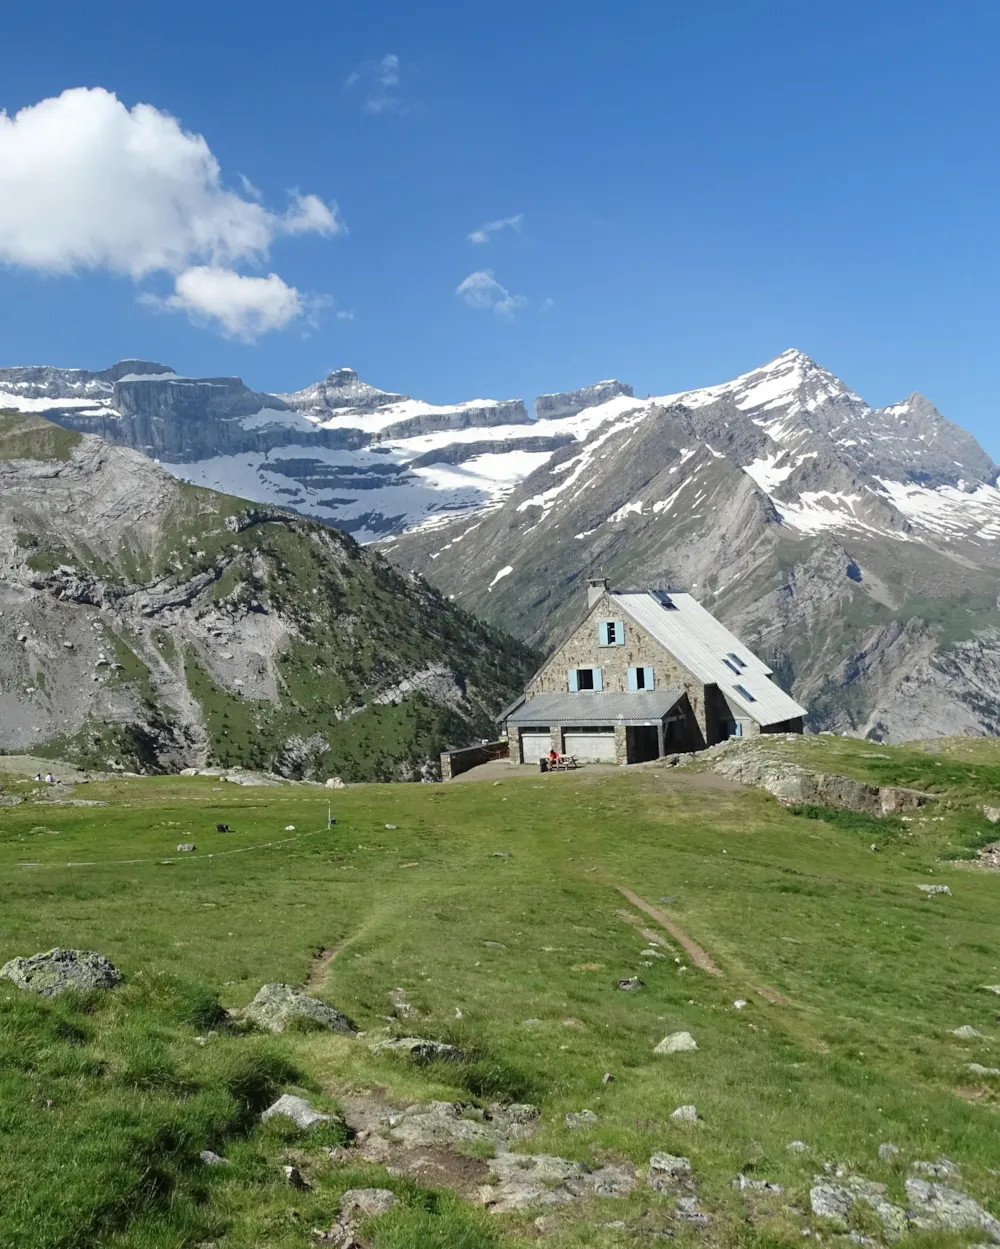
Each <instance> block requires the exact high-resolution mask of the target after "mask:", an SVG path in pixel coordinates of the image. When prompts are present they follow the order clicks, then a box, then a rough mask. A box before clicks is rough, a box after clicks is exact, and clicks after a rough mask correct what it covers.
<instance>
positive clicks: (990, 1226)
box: [906, 1180, 1000, 1244]
mask: <svg viewBox="0 0 1000 1249" xmlns="http://www.w3.org/2000/svg"><path fill="white" fill-rule="evenodd" d="M906 1196H907V1199H908V1200H909V1203H910V1206H911V1220H912V1223H913V1224H914V1226H916V1227H919V1228H922V1229H924V1230H931V1231H933V1230H936V1229H939V1228H944V1229H945V1230H947V1231H964V1230H966V1229H969V1228H980V1229H981V1230H982V1231H984V1232H985V1233H986V1235H987V1236H988V1237H989V1238H990V1240H991V1241H992V1242H993V1243H994V1244H1000V1221H998V1220H997V1219H995V1218H994V1217H993V1215H992V1214H988V1213H987V1212H986V1211H985V1210H984V1209H983V1208H982V1206H981V1205H979V1203H978V1202H976V1201H973V1199H972V1198H971V1197H968V1196H966V1194H965V1193H960V1192H959V1191H958V1190H957V1189H954V1188H947V1187H946V1186H945V1185H944V1184H934V1183H932V1182H930V1181H928V1180H907V1181H906Z"/></svg>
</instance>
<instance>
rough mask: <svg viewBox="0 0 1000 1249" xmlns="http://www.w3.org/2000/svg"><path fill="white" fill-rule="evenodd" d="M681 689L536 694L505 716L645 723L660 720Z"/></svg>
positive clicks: (521, 720) (531, 720)
mask: <svg viewBox="0 0 1000 1249" xmlns="http://www.w3.org/2000/svg"><path fill="white" fill-rule="evenodd" d="M683 693H684V691H683V690H639V691H637V692H634V693H619V692H617V691H614V690H611V691H608V692H601V693H598V692H597V691H593V690H584V691H582V692H581V693H579V694H551V693H547V694H536V695H535V696H534V697H533V698H528V699H526V700H525V702H524V703H523V704H522V705H521V706H520V707H518V708H517V710H516V711H514V712H512V713H511V715H509V716H508V717H507V723H508V724H514V725H520V724H615V723H619V724H648V723H649V722H650V721H651V720H652V721H656V720H662V719H663V717H664V716H665V715H666V714H667V712H668V711H670V709H671V708H672V707H673V706H674V705H675V704H676V702H677V700H678V699H679V698H680V697H681V695H682V694H683Z"/></svg>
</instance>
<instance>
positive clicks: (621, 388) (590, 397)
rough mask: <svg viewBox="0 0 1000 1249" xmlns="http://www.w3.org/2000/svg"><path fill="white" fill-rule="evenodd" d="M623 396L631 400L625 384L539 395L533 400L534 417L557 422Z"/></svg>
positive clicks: (609, 383) (608, 383)
mask: <svg viewBox="0 0 1000 1249" xmlns="http://www.w3.org/2000/svg"><path fill="white" fill-rule="evenodd" d="M619 395H624V396H625V397H626V398H627V399H631V398H632V387H631V386H629V385H628V384H627V383H626V382H617V381H608V382H595V383H594V385H593V386H584V387H582V388H581V389H580V390H569V391H563V392H561V393H559V394H554V395H539V396H538V398H537V399H536V400H535V416H536V417H537V418H538V419H539V420H540V421H544V420H550V421H557V420H561V419H562V418H563V417H566V416H576V415H577V413H578V412H582V411H583V410H584V409H585V408H596V407H597V405H598V404H600V403H607V402H608V400H609V399H616V398H618V396H619Z"/></svg>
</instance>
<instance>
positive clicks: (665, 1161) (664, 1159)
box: [646, 1154, 694, 1193]
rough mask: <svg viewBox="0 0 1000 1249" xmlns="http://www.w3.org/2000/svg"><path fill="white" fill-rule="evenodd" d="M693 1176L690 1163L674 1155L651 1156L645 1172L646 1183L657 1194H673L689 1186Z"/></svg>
mask: <svg viewBox="0 0 1000 1249" xmlns="http://www.w3.org/2000/svg"><path fill="white" fill-rule="evenodd" d="M693 1178H694V1174H693V1172H692V1170H691V1161H690V1159H688V1158H683V1157H678V1156H677V1155H675V1154H653V1156H652V1157H651V1158H650V1160H649V1170H648V1171H647V1172H646V1183H647V1185H648V1186H649V1187H650V1188H652V1189H654V1190H655V1191H656V1192H658V1193H673V1192H676V1191H677V1189H678V1187H681V1186H685V1185H690V1184H691V1182H692V1181H693Z"/></svg>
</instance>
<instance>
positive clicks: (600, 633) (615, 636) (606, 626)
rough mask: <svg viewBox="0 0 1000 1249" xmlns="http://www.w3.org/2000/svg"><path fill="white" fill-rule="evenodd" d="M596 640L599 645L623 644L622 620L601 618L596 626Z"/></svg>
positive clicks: (623, 625) (623, 628) (623, 629)
mask: <svg viewBox="0 0 1000 1249" xmlns="http://www.w3.org/2000/svg"><path fill="white" fill-rule="evenodd" d="M597 642H598V645H599V646H624V645H625V622H624V620H602V621H600V622H599V624H598V626H597Z"/></svg>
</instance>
